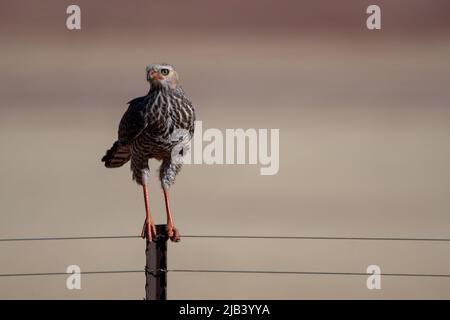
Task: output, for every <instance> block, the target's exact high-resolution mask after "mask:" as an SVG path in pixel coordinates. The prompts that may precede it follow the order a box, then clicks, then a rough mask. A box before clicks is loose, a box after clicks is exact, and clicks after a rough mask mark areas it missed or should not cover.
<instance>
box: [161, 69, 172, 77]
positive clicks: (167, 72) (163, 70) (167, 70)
mask: <svg viewBox="0 0 450 320" xmlns="http://www.w3.org/2000/svg"><path fill="white" fill-rule="evenodd" d="M160 72H161V74H162V75H163V76H167V75H168V74H169V73H170V70H169V69H161V71H160Z"/></svg>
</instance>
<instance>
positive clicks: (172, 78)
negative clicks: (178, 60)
mask: <svg viewBox="0 0 450 320" xmlns="http://www.w3.org/2000/svg"><path fill="white" fill-rule="evenodd" d="M145 72H146V75H147V81H148V82H149V83H150V90H151V89H152V88H161V87H162V88H166V89H172V90H176V89H178V88H179V87H180V84H179V80H178V73H177V72H176V71H175V69H174V68H173V66H171V65H170V64H167V63H155V64H150V65H148V66H147V68H145Z"/></svg>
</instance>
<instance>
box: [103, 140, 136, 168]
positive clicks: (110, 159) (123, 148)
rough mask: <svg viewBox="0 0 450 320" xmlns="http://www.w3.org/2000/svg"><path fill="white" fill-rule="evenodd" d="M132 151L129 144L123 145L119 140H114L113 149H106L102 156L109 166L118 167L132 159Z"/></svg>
mask: <svg viewBox="0 0 450 320" xmlns="http://www.w3.org/2000/svg"><path fill="white" fill-rule="evenodd" d="M130 156H131V152H130V147H129V146H128V145H122V144H120V142H119V141H116V142H114V144H113V146H112V147H111V149H109V150H108V151H106V154H105V155H104V156H103V158H102V162H104V163H105V167H107V168H118V167H121V166H123V165H124V164H125V163H127V162H128V160H130Z"/></svg>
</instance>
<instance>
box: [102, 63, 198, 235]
mask: <svg viewBox="0 0 450 320" xmlns="http://www.w3.org/2000/svg"><path fill="white" fill-rule="evenodd" d="M146 75H147V81H148V82H149V84H150V90H149V92H148V93H147V95H145V96H143V97H139V98H135V99H133V100H131V101H130V102H128V104H129V107H128V110H127V111H126V112H125V114H124V115H123V117H122V120H121V121H120V124H119V134H118V140H117V141H116V142H114V144H113V146H112V147H111V149H109V150H108V151H107V152H106V155H105V156H104V157H103V158H102V161H103V162H104V163H105V167H107V168H117V167H121V166H123V165H124V164H125V163H127V162H128V161H129V160H130V163H131V171H132V173H133V174H132V176H133V180H135V181H136V182H137V184H138V185H141V186H142V187H143V191H144V201H145V212H146V218H145V222H144V226H143V228H142V232H141V237H142V238H147V239H148V241H152V239H155V237H156V227H155V223H154V220H153V218H152V216H151V214H150V206H149V199H148V178H149V173H150V168H149V165H148V161H149V159H157V160H160V161H162V164H161V167H160V170H159V179H160V181H161V186H162V189H163V192H164V199H165V204H166V214H167V234H168V236H169V238H170V239H171V240H172V241H175V242H178V241H180V233H179V231H178V229H177V228H175V226H174V223H173V217H172V212H171V209H170V201H169V188H170V186H171V185H172V184H173V183H174V181H175V177H176V175H177V174H178V172H179V171H180V169H181V166H182V162H181V161H179V159H180V156H182V155H183V152H185V150H186V148H184V147H182V148H180V144H184V145H186V144H187V143H188V142H189V140H190V139H191V138H192V135H193V133H194V122H195V109H194V106H193V105H192V103H191V102H190V101H189V99H188V98H186V96H185V93H184V91H183V89H182V88H181V86H180V83H179V80H178V74H177V72H176V71H175V70H174V68H173V67H172V66H171V65H169V64H165V63H161V64H151V65H149V66H147V68H146ZM176 160H178V161H176Z"/></svg>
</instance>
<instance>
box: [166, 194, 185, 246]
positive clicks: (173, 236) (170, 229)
mask: <svg viewBox="0 0 450 320" xmlns="http://www.w3.org/2000/svg"><path fill="white" fill-rule="evenodd" d="M164 200H165V203H166V214H167V234H168V235H169V238H170V240H172V241H174V242H179V241H180V240H181V238H180V232H179V231H178V229H177V228H175V226H174V225H173V217H172V210H171V209H170V200H169V191H168V190H166V189H164Z"/></svg>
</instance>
